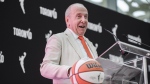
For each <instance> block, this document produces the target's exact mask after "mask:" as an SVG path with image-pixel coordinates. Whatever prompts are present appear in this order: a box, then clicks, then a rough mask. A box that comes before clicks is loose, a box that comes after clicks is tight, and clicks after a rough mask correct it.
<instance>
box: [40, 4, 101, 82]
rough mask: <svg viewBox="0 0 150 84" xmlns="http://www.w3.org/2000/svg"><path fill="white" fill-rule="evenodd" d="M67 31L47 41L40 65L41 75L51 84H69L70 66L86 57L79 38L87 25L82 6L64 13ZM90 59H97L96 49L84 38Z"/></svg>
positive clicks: (86, 15)
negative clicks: (50, 80)
mask: <svg viewBox="0 0 150 84" xmlns="http://www.w3.org/2000/svg"><path fill="white" fill-rule="evenodd" d="M65 21H66V26H67V29H66V30H65V31H64V32H62V33H58V34H53V35H52V36H51V37H50V38H49V39H48V41H47V44H46V48H45V56H44V59H43V62H42V63H41V67H40V71H41V75H42V76H43V77H45V78H48V79H53V84H71V81H70V79H69V76H68V75H69V72H70V69H71V67H72V65H73V64H74V63H75V62H77V61H78V60H80V59H81V58H84V57H88V55H87V53H86V50H85V49H84V47H83V45H82V43H81V41H80V39H78V37H79V36H83V37H84V34H85V32H86V30H87V25H88V10H87V9H86V8H85V6H84V5H82V4H80V3H75V4H72V5H70V6H69V7H68V8H67V10H66V12H65ZM84 39H85V42H86V44H87V45H88V49H89V51H90V53H91V54H92V57H91V58H93V59H94V58H97V57H98V55H97V52H96V48H95V47H94V46H93V44H92V43H91V42H90V41H89V40H88V39H87V38H86V37H84Z"/></svg>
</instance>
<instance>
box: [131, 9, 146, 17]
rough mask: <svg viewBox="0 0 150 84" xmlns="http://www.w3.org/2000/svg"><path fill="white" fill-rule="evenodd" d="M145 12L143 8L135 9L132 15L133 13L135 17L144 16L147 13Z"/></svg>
mask: <svg viewBox="0 0 150 84" xmlns="http://www.w3.org/2000/svg"><path fill="white" fill-rule="evenodd" d="M145 14H146V13H145V11H142V10H139V11H134V12H133V13H132V15H133V16H134V17H139V16H143V15H145Z"/></svg>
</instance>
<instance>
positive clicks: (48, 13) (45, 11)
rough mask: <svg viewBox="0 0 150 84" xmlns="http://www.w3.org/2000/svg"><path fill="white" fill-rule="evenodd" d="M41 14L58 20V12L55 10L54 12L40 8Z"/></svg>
mask: <svg viewBox="0 0 150 84" xmlns="http://www.w3.org/2000/svg"><path fill="white" fill-rule="evenodd" d="M40 14H42V15H45V16H47V17H51V18H53V19H57V11H56V9H55V8H53V10H50V9H47V8H44V7H41V6H40Z"/></svg>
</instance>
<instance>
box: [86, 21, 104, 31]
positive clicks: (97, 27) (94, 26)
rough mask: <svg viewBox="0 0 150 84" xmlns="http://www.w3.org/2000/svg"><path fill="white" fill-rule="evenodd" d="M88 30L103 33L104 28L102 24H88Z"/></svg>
mask: <svg viewBox="0 0 150 84" xmlns="http://www.w3.org/2000/svg"><path fill="white" fill-rule="evenodd" d="M87 28H88V29H89V30H93V31H95V32H98V33H102V26H101V24H100V23H98V24H94V23H91V22H88V26H87Z"/></svg>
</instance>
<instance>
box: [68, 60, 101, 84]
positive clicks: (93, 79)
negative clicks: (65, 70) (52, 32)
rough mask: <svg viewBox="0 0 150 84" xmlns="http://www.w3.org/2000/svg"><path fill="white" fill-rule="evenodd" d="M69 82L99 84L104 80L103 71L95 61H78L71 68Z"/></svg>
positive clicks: (74, 83)
mask: <svg viewBox="0 0 150 84" xmlns="http://www.w3.org/2000/svg"><path fill="white" fill-rule="evenodd" d="M70 80H71V81H72V83H73V84H93V83H96V84H100V83H102V82H103V80H104V71H103V68H102V67H101V65H100V63H99V62H97V61H96V60H95V59H89V58H88V59H87V58H85V59H80V60H79V61H77V62H76V63H75V64H74V65H73V66H72V68H71V71H70Z"/></svg>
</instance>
